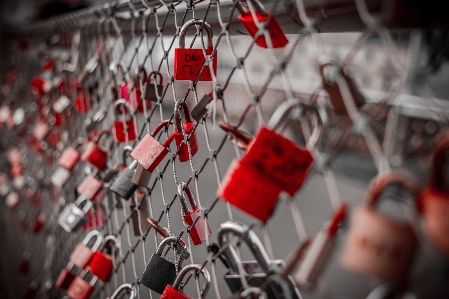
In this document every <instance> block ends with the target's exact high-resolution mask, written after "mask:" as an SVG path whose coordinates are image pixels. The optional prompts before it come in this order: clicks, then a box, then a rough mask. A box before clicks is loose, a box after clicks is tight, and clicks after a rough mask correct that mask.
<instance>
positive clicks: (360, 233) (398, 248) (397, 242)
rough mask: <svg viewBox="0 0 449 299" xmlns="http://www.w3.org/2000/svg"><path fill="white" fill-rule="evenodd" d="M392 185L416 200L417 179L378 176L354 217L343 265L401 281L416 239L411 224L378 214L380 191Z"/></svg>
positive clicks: (394, 280)
mask: <svg viewBox="0 0 449 299" xmlns="http://www.w3.org/2000/svg"><path fill="white" fill-rule="evenodd" d="M389 185H399V186H400V187H401V188H403V189H405V190H407V191H409V192H410V193H411V194H412V195H413V196H415V197H416V196H417V195H418V194H419V190H418V189H417V186H418V185H417V184H416V181H415V180H414V178H411V177H407V176H405V175H404V174H399V173H390V174H387V175H384V176H381V175H378V176H376V177H375V178H374V179H373V180H372V181H371V183H370V186H369V189H368V195H367V203H366V205H365V206H363V207H361V208H359V209H358V210H357V211H355V212H354V213H353V215H352V217H351V223H350V228H349V231H348V233H347V237H346V242H345V246H344V248H343V251H342V254H341V259H340V262H341V264H342V265H343V266H344V267H345V268H347V269H349V270H352V271H356V272H361V273H366V274H368V275H371V276H376V277H379V278H382V279H385V280H388V281H392V282H401V281H403V280H404V279H406V276H407V273H408V271H409V269H410V266H411V264H412V261H413V257H414V253H415V248H416V245H417V239H416V236H415V233H414V231H413V228H412V224H411V222H410V221H404V222H400V221H395V220H393V219H392V218H390V217H387V216H385V215H381V214H380V213H378V212H376V211H375V208H376V204H377V202H378V200H379V197H380V195H381V192H382V191H383V190H384V188H385V187H387V186H389Z"/></svg>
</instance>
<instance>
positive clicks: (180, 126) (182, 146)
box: [174, 101, 198, 162]
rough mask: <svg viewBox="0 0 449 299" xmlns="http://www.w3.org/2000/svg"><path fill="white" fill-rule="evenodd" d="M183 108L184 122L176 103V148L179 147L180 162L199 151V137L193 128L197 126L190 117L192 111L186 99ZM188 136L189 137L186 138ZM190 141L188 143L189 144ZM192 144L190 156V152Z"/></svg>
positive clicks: (187, 159)
mask: <svg viewBox="0 0 449 299" xmlns="http://www.w3.org/2000/svg"><path fill="white" fill-rule="evenodd" d="M180 106H181V107H182V110H183V112H184V119H185V121H184V122H183V123H181V122H182V120H181V115H180V113H179V108H180V107H179V105H175V113H174V118H175V131H174V134H175V142H176V148H177V149H178V158H179V161H180V162H186V161H189V160H190V158H191V157H193V156H195V154H196V153H197V152H198V137H197V136H196V132H195V131H194V130H193V129H194V128H195V123H194V122H193V121H192V119H191V118H190V111H189V107H188V106H187V103H186V102H185V101H184V102H182V103H181V104H180ZM184 136H185V137H187V138H184ZM187 142H188V144H187ZM189 146H190V153H191V154H192V155H191V156H190V153H189Z"/></svg>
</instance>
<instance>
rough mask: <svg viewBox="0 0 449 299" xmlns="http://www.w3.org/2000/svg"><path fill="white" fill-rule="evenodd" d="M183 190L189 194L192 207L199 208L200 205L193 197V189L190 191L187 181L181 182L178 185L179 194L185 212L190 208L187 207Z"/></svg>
mask: <svg viewBox="0 0 449 299" xmlns="http://www.w3.org/2000/svg"><path fill="white" fill-rule="evenodd" d="M183 192H185V193H186V194H187V198H188V199H189V202H190V206H191V207H192V209H194V208H197V207H198V206H197V203H196V202H195V199H194V198H193V195H192V191H190V188H189V186H187V185H186V183H180V184H179V185H178V194H179V199H180V201H181V207H182V210H183V212H184V213H188V212H189V208H188V207H187V204H186V201H185V197H184V195H183Z"/></svg>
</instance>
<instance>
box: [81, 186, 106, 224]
mask: <svg viewBox="0 0 449 299" xmlns="http://www.w3.org/2000/svg"><path fill="white" fill-rule="evenodd" d="M99 195H101V193H98V194H97V195H96V196H95V197H94V198H93V199H92V201H93V202H94V205H93V206H92V209H90V210H89V212H87V214H86V217H87V221H86V223H84V224H83V226H82V227H81V230H90V229H92V228H97V227H99V226H102V225H103V224H105V223H106V220H107V218H106V213H105V211H104V208H103V206H102V205H101V203H100V201H101V198H98V197H99Z"/></svg>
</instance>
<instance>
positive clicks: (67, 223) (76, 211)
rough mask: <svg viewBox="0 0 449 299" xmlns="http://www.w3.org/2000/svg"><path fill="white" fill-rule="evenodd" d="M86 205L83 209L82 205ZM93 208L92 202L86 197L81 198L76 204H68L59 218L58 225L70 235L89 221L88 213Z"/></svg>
mask: <svg viewBox="0 0 449 299" xmlns="http://www.w3.org/2000/svg"><path fill="white" fill-rule="evenodd" d="M82 203H85V204H84V206H83V207H82V208H80V206H81V204H82ZM91 207H92V202H91V201H90V200H88V199H87V198H86V197H85V196H80V197H78V198H77V200H76V201H75V202H74V203H70V204H68V205H67V206H66V207H65V208H64V210H63V211H62V212H61V214H60V215H59V218H58V224H59V225H60V226H61V227H62V228H63V229H64V230H65V231H66V232H68V233H70V232H74V231H77V230H78V229H79V228H80V227H81V226H82V225H83V224H84V223H85V222H86V220H87V217H86V213H87V212H88V211H89V210H90V208H91Z"/></svg>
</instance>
